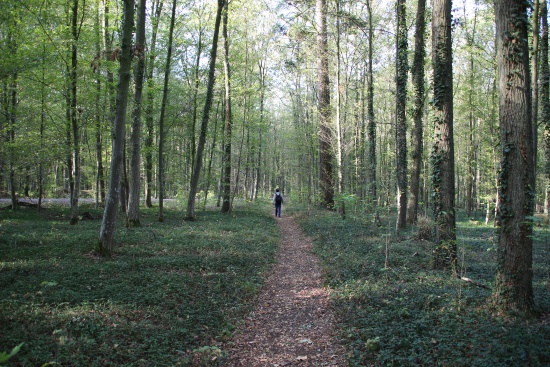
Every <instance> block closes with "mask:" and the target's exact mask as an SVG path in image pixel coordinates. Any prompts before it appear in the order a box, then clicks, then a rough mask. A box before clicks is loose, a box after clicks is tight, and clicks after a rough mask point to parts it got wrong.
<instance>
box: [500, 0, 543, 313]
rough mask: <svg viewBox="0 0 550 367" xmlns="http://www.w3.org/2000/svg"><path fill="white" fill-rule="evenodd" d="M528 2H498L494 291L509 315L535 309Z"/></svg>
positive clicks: (513, 0) (522, 0)
mask: <svg viewBox="0 0 550 367" xmlns="http://www.w3.org/2000/svg"><path fill="white" fill-rule="evenodd" d="M527 7H528V2H527V1H525V0H496V1H495V21H496V38H497V63H498V80H499V116H500V149H501V163H500V172H499V187H498V189H499V200H500V202H499V209H498V216H499V222H500V228H499V238H498V265H497V274H496V284H495V289H494V291H493V297H494V301H495V304H496V305H497V307H499V308H500V309H502V310H505V311H517V312H520V313H523V314H529V313H531V312H532V310H533V269H532V263H533V254H532V251H533V237H532V235H533V223H532V220H531V219H530V218H531V217H532V215H533V200H534V197H535V188H534V186H533V175H534V167H533V159H532V157H533V142H532V139H533V134H532V127H531V108H532V105H531V75H530V72H529V45H528V43H527V39H528V36H527V28H528V19H527Z"/></svg>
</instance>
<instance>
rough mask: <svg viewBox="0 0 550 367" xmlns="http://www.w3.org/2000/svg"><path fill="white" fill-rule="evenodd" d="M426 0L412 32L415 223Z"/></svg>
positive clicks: (410, 217)
mask: <svg viewBox="0 0 550 367" xmlns="http://www.w3.org/2000/svg"><path fill="white" fill-rule="evenodd" d="M425 35H426V0H419V1H418V7H417V9H416V29H415V33H414V59H413V65H412V82H413V90H414V107H413V113H412V114H413V121H414V129H413V133H412V139H411V148H412V160H411V161H412V162H411V163H412V164H411V185H410V195H409V204H408V213H407V222H408V223H409V224H415V223H416V220H417V219H418V198H419V193H420V171H421V170H422V152H423V150H424V138H423V134H424V131H423V130H424V129H423V126H424V125H423V121H422V115H423V113H424V95H425V87H424V59H425V57H426V47H425V39H424V37H425Z"/></svg>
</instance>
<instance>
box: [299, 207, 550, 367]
mask: <svg viewBox="0 0 550 367" xmlns="http://www.w3.org/2000/svg"><path fill="white" fill-rule="evenodd" d="M460 214H462V213H460ZM388 220H389V219H388V218H382V222H387V221H388ZM300 222H301V224H302V226H303V228H304V230H305V232H306V233H307V234H308V235H310V236H312V237H314V238H315V239H316V245H315V251H316V253H317V254H318V255H319V256H320V257H321V259H322V262H323V271H324V275H325V278H326V284H327V286H329V287H330V289H331V292H332V297H333V306H334V309H335V311H336V313H337V317H338V320H339V323H340V331H341V336H342V338H343V340H344V343H345V345H346V347H347V350H348V356H347V357H348V362H349V365H350V366H491V367H493V366H510V367H511V366H546V365H548V364H549V363H550V352H549V350H548V347H547V346H548V343H549V341H550V327H549V325H548V323H547V322H546V321H544V320H547V319H548V315H549V313H550V297H549V295H548V291H547V290H546V285H545V282H546V281H547V278H546V277H547V268H546V266H547V265H546V264H547V260H545V258H544V256H545V244H544V243H545V234H544V233H543V232H540V231H539V232H536V235H535V239H534V240H535V247H534V248H535V250H534V260H533V270H534V275H535V276H534V288H535V298H536V299H537V302H538V307H539V309H540V311H541V312H542V314H543V315H544V316H543V317H542V318H541V320H540V321H521V320H513V319H504V318H502V317H501V316H500V315H498V314H496V313H494V312H493V311H494V310H492V309H490V308H489V307H488V304H489V302H488V298H489V297H490V296H491V291H490V290H488V289H484V288H481V287H476V286H475V285H472V284H470V283H466V282H464V281H462V280H458V279H456V278H453V277H452V276H450V275H449V273H448V272H443V271H435V270H433V269H432V268H431V266H430V261H431V258H432V250H433V246H434V245H433V243H431V242H428V241H424V240H423V241H418V240H416V239H413V238H414V237H415V235H416V233H415V231H416V230H415V229H413V231H412V233H411V236H410V238H408V239H405V240H403V239H402V238H401V239H399V238H397V237H392V236H391V235H390V234H388V233H386V231H385V230H384V229H378V228H375V227H374V226H372V225H371V226H369V225H368V224H367V223H366V222H365V221H364V220H352V219H350V220H348V221H342V220H340V218H339V216H338V215H337V214H336V213H326V212H314V213H311V215H310V216H305V215H304V216H302V217H301V218H300ZM379 231H380V232H379ZM390 232H391V231H390ZM388 236H389V237H388ZM457 239H458V242H459V248H460V252H461V254H462V263H461V264H460V266H461V268H462V274H463V275H465V276H467V277H469V278H471V279H474V280H475V281H477V282H479V283H482V284H491V283H492V282H493V280H494V270H495V266H496V265H495V253H494V252H490V251H487V250H488V249H489V248H490V247H491V246H492V242H493V241H494V228H493V227H492V226H485V225H484V224H482V223H471V222H470V221H469V219H468V218H467V217H466V216H465V215H461V216H459V221H458V229H457ZM386 241H389V261H388V264H389V267H388V268H387V269H386V270H384V268H385V256H386V253H385V249H386V246H385V244H386Z"/></svg>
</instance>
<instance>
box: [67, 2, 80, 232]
mask: <svg viewBox="0 0 550 367" xmlns="http://www.w3.org/2000/svg"><path fill="white" fill-rule="evenodd" d="M71 13H72V14H71V15H72V17H71V35H72V44H71V67H70V72H69V85H70V86H69V92H70V93H69V95H70V97H69V98H70V100H69V103H70V108H69V118H70V125H71V133H72V145H71V147H72V173H71V178H72V180H71V221H70V223H71V224H73V225H74V224H77V223H78V196H79V193H80V131H79V128H78V118H77V107H76V105H77V95H76V94H77V81H76V78H77V76H76V68H77V66H78V54H77V51H78V50H77V45H76V43H77V42H78V34H79V30H78V0H73V3H72V10H71Z"/></svg>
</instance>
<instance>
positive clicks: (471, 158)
mask: <svg viewBox="0 0 550 367" xmlns="http://www.w3.org/2000/svg"><path fill="white" fill-rule="evenodd" d="M474 6H475V8H474V19H473V26H472V29H471V33H470V32H469V31H468V30H466V38H467V39H466V42H467V45H468V52H469V59H470V60H469V68H470V70H469V72H470V75H469V78H468V79H469V80H468V82H469V91H468V109H469V118H468V125H469V126H468V127H469V144H468V147H467V153H466V154H467V166H466V171H467V174H466V203H465V209H466V214H467V215H468V216H469V217H470V216H471V214H472V210H473V208H474V200H475V196H476V185H475V182H476V181H475V180H476V171H477V160H476V155H477V142H476V137H475V128H476V121H475V117H474V111H475V106H474V93H475V81H476V74H475V63H474V47H475V37H476V28H477V12H478V3H477V1H476V3H475V5H474ZM464 11H466V10H464ZM457 196H459V195H458V194H457Z"/></svg>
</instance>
